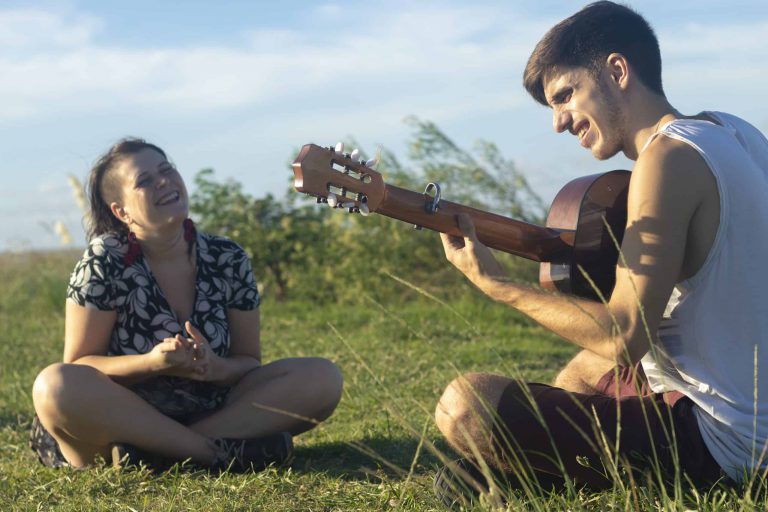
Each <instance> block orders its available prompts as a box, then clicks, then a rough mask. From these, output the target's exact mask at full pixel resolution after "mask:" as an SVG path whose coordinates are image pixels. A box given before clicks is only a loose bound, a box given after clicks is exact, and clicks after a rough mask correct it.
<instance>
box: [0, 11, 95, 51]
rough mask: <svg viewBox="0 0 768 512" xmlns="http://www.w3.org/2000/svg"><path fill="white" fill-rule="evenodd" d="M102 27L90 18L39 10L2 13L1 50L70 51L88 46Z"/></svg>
mask: <svg viewBox="0 0 768 512" xmlns="http://www.w3.org/2000/svg"><path fill="white" fill-rule="evenodd" d="M101 28H102V23H101V22H100V21H99V20H98V19H97V18H95V17H94V16H90V15H87V14H77V15H71V16H68V15H65V14H62V13H54V12H48V11H42V10H39V9H6V10H0V48H6V49H8V48H10V49H13V51H14V52H16V51H18V50H20V49H21V50H25V51H29V50H35V49H39V48H45V49H51V48H59V49H66V48H70V47H77V46H81V45H83V44H86V43H88V42H89V41H90V40H91V39H92V37H93V35H94V34H96V33H97V32H98V31H99V30H100V29H101Z"/></svg>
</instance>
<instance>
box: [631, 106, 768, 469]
mask: <svg viewBox="0 0 768 512" xmlns="http://www.w3.org/2000/svg"><path fill="white" fill-rule="evenodd" d="M705 114H707V115H708V116H709V117H711V118H713V119H715V120H716V121H717V122H718V123H719V124H720V126H718V125H717V124H714V123H710V122H708V121H700V120H694V119H678V120H674V121H671V122H670V123H667V124H666V125H664V126H663V127H662V128H661V129H660V130H659V131H658V132H657V133H656V134H654V135H653V136H651V139H650V140H652V139H653V138H654V137H655V136H657V135H659V134H662V135H665V136H667V137H671V138H673V139H677V140H680V141H683V142H685V143H687V144H689V145H690V146H691V147H693V148H694V149H696V151H698V152H699V154H700V155H701V156H702V157H703V158H704V160H705V161H706V163H707V164H708V165H709V168H710V170H711V171H712V174H713V175H714V177H715V179H716V180H717V187H718V192H719V194H720V225H719V228H718V232H717V236H716V238H715V241H714V243H713V245H712V248H711V250H710V252H709V255H708V256H707V259H706V261H705V262H704V264H703V265H702V267H701V269H700V270H699V271H698V272H697V273H696V274H695V275H694V276H693V277H691V278H690V279H687V280H685V281H682V282H680V283H677V285H676V286H675V290H674V292H673V293H672V297H671V298H670V302H669V304H668V306H667V311H666V312H665V314H664V318H663V320H662V322H661V324H660V326H659V330H658V338H659V344H654V346H653V347H652V349H651V351H650V352H649V353H648V354H647V355H646V356H645V357H644V358H643V360H642V365H643V370H644V371H645V373H646V375H647V376H648V382H649V384H650V386H651V388H652V389H653V390H654V391H655V392H662V391H673V390H674V391H680V392H682V393H683V394H684V395H686V396H688V397H690V398H691V400H693V402H694V403H695V404H696V406H697V407H695V411H696V415H697V418H698V422H699V429H700V430H701V435H702V438H703V439H704V442H705V443H706V445H707V447H708V448H709V451H710V452H711V453H712V456H713V457H714V459H715V460H716V461H717V463H718V464H719V465H720V467H721V468H722V469H723V470H724V471H725V472H726V473H727V474H728V475H729V476H730V477H731V478H733V479H734V480H737V481H741V480H742V479H743V476H744V469H747V471H749V470H750V468H754V467H758V466H765V465H766V461H767V460H768V453H766V441H767V440H768V267H767V266H766V262H765V261H766V260H765V259H764V258H767V257H768V140H766V138H765V137H764V136H763V135H762V134H761V133H760V132H759V131H758V130H757V129H756V128H755V127H753V126H752V125H750V124H749V123H747V122H745V121H743V120H742V119H739V118H738V117H735V116H732V115H730V114H724V113H720V112H705ZM650 140H649V143H650ZM646 147H647V144H646Z"/></svg>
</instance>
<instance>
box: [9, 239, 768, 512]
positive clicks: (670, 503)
mask: <svg viewBox="0 0 768 512" xmlns="http://www.w3.org/2000/svg"><path fill="white" fill-rule="evenodd" d="M77 257H78V254H76V253H71V252H69V253H65V252H62V253H51V254H25V255H0V283H2V290H3V293H2V294H0V508H2V510H64V511H74V510H126V511H130V510H163V511H165V510H205V511H208V510H222V511H224V510H275V511H282V510H308V511H334V510H419V511H427V510H442V508H441V506H440V504H439V503H438V501H437V500H436V498H435V497H434V496H433V494H432V490H431V482H432V477H433V474H434V471H435V469H436V468H437V467H438V466H439V464H440V463H439V459H438V457H437V456H436V455H435V454H434V453H433V452H432V451H430V450H429V449H428V448H427V446H426V444H429V443H434V445H435V446H436V447H437V448H438V449H439V450H441V451H442V452H444V453H446V455H447V456H452V455H451V453H450V450H449V449H448V448H447V447H446V446H445V444H444V443H443V442H442V441H441V439H440V436H439V435H438V432H437V429H436V427H435V426H434V421H433V420H432V416H433V411H434V407H435V404H436V401H437V398H438V397H439V396H440V393H441V392H442V390H443V388H444V387H445V385H446V384H447V383H448V382H449V381H450V380H451V379H453V378H454V377H455V376H457V374H458V372H467V371H484V372H496V373H504V374H510V373H516V374H518V373H519V374H522V375H523V376H524V377H525V378H526V379H528V380H538V381H550V380H551V379H552V377H553V376H554V374H555V372H556V371H557V369H558V368H559V367H560V366H562V364H564V363H565V362H566V361H567V359H568V358H569V357H570V356H571V355H572V354H573V353H574V350H573V349H572V348H571V347H569V346H567V345H566V344H565V343H563V342H561V341H558V340H557V339H556V338H555V337H554V336H552V335H550V334H548V333H546V332H544V331H542V330H541V329H539V328H538V327H535V326H533V325H532V324H531V323H530V322H528V321H527V320H525V319H523V318H522V317H520V316H519V315H517V314H515V313H513V312H511V311H509V310H507V309H506V308H504V307H502V306H500V305H497V304H494V303H492V302H490V301H487V300H485V299H484V298H482V297H481V296H480V295H479V294H478V293H476V292H474V291H472V290H470V289H469V288H462V289H460V290H458V291H452V290H442V291H440V290H438V294H439V299H440V300H441V301H444V302H445V303H447V304H450V307H448V306H446V305H442V304H440V303H438V302H436V301H434V300H431V299H428V298H426V297H423V296H420V295H419V294H418V293H417V292H416V291H414V290H413V289H411V288H408V287H407V286H403V289H402V294H401V295H399V296H397V297H378V296H377V295H376V293H375V291H373V290H369V291H368V292H367V293H364V292H361V294H360V298H359V300H358V301H357V302H356V303H355V304H343V305H337V304H312V303H307V302H300V301H297V302H288V303H283V304H276V303H274V302H272V301H270V300H268V298H267V300H265V301H264V303H263V305H262V324H263V334H262V344H263V348H264V356H265V360H271V359H276V358H281V357H287V356H310V355H311V356H322V357H327V358H329V359H331V360H333V361H335V362H336V363H337V364H338V365H339V366H340V367H341V369H342V372H343V374H344V379H345V390H344V396H343V398H342V402H341V404H340V406H339V408H338V409H337V411H336V413H335V414H334V415H333V416H332V417H331V419H329V420H328V421H327V422H326V423H324V424H323V425H321V426H320V427H319V428H317V429H315V430H314V431H312V432H310V433H308V434H305V435H302V436H300V437H298V438H296V440H295V442H296V459H295V461H294V462H293V464H292V466H291V467H290V468H288V469H282V470H270V471H266V472H263V473H259V474H251V475H223V476H220V477H210V476H207V475H203V474H200V473H187V472H171V473H165V474H160V475H153V474H150V473H148V472H141V471H117V470H114V469H111V468H94V469H90V470H87V471H73V470H51V469H48V468H44V467H42V466H41V465H40V464H39V463H38V462H37V460H36V458H35V456H34V455H33V453H32V452H31V451H30V449H29V448H28V443H27V432H28V428H29V424H30V421H31V418H32V402H31V396H30V392H31V387H32V382H33V380H34V378H35V375H36V374H37V372H38V371H39V370H40V369H42V368H43V367H44V366H45V365H47V364H49V363H52V362H55V361H58V360H60V358H61V351H62V343H63V341H62V336H63V330H64V317H63V309H64V308H63V306H64V293H65V289H66V281H67V278H68V275H69V272H70V270H71V268H72V266H73V265H74V262H75V261H76V259H77ZM415 284H417V285H418V283H415ZM423 440H426V441H428V443H426V444H425V443H422V441H423ZM636 491H637V492H636V494H635V493H631V492H627V491H621V490H618V489H617V490H615V491H613V492H604V493H599V494H589V493H579V494H571V495H567V494H564V495H548V496H540V497H531V496H524V495H515V496H513V497H512V499H513V501H512V503H511V505H510V508H511V509H514V510H517V509H532V510H565V509H570V510H633V509H635V508H640V509H643V510H659V509H662V510H680V511H682V510H687V509H701V510H734V509H745V510H747V509H748V510H752V509H765V508H766V501H765V499H764V498H761V499H760V500H754V499H749V497H748V495H747V494H748V493H745V492H744V490H719V489H718V490H713V491H710V492H708V493H700V494H695V493H693V492H690V491H687V496H686V499H685V500H680V501H675V500H672V499H667V498H664V497H663V494H662V493H660V492H656V491H655V490H654V489H646V488H640V489H637V490H636ZM480 508H482V506H481V507H480Z"/></svg>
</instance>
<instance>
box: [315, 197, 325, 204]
mask: <svg viewBox="0 0 768 512" xmlns="http://www.w3.org/2000/svg"><path fill="white" fill-rule="evenodd" d="M327 202H328V198H325V197H318V198H317V204H321V203H327Z"/></svg>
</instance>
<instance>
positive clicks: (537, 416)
mask: <svg viewBox="0 0 768 512" xmlns="http://www.w3.org/2000/svg"><path fill="white" fill-rule="evenodd" d="M693 407H694V405H693V402H691V400H690V399H689V398H687V397H685V396H684V395H682V394H681V393H678V392H672V393H652V392H651V391H650V389H649V388H648V383H647V380H646V379H645V375H644V374H643V371H642V368H641V367H640V365H639V364H638V365H636V366H633V367H625V368H618V369H616V370H612V371H610V372H608V373H607V374H605V375H604V376H603V377H602V378H601V379H600V381H599V385H598V393H596V394H581V393H571V392H569V391H566V390H564V389H561V388H556V387H553V386H548V385H545V384H538V383H529V384H525V383H521V382H512V383H510V384H509V385H508V386H507V387H506V388H505V390H504V392H503V393H502V396H501V399H500V401H499V407H498V415H499V421H498V422H497V423H496V425H495V426H494V431H493V435H494V442H495V445H496V447H497V450H498V451H499V453H500V454H501V455H502V457H503V458H504V460H505V463H504V465H505V466H507V467H509V466H512V467H513V468H514V472H519V471H522V472H524V474H526V475H528V476H535V477H536V478H537V479H538V480H539V482H540V483H541V484H542V485H552V486H555V487H559V485H562V484H563V483H564V479H563V475H564V474H566V475H568V476H569V477H570V478H571V479H572V480H573V481H574V482H575V483H576V484H577V485H586V486H588V487H590V488H593V489H604V488H608V487H611V485H612V484H613V477H614V476H616V475H618V474H620V473H621V472H625V471H630V472H631V473H632V476H633V478H634V479H635V481H636V482H637V483H638V484H642V483H644V482H645V481H646V480H647V479H648V478H652V479H653V480H654V482H658V476H659V472H661V473H662V475H661V476H662V477H663V478H664V479H667V480H672V479H674V478H675V477H676V476H680V474H679V473H676V472H677V469H678V468H679V469H680V470H682V471H683V472H684V473H686V474H687V476H688V478H689V479H690V480H691V482H693V483H694V485H699V486H705V485H711V484H713V483H714V482H716V481H718V480H720V479H721V478H722V477H723V473H722V471H721V470H720V467H719V466H718V464H717V463H716V462H715V460H714V459H713V458H712V455H711V454H710V453H709V450H708V449H707V447H706V446H705V445H704V441H703V440H702V438H701V434H700V432H699V426H698V422H697V420H696V415H695V414H694V410H693ZM617 461H618V463H617ZM617 467H618V468H621V469H619V471H616V470H615V469H614V468H617ZM518 476H519V475H518Z"/></svg>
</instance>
